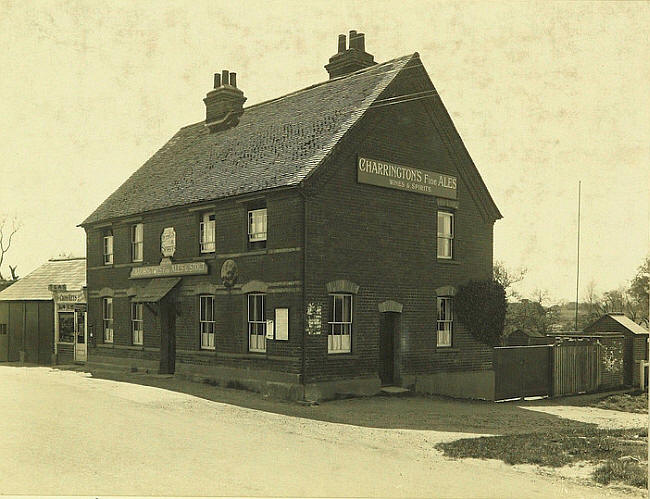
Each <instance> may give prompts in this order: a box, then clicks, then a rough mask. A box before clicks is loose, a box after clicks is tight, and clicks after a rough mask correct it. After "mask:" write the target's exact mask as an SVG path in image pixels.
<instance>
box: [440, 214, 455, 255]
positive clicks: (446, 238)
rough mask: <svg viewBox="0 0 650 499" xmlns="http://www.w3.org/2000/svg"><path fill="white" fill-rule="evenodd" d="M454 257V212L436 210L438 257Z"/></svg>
mask: <svg viewBox="0 0 650 499" xmlns="http://www.w3.org/2000/svg"><path fill="white" fill-rule="evenodd" d="M453 257H454V214H453V213H449V212H446V211H439V212H438V258H443V259H452V258H453Z"/></svg>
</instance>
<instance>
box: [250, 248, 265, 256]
mask: <svg viewBox="0 0 650 499" xmlns="http://www.w3.org/2000/svg"><path fill="white" fill-rule="evenodd" d="M267 253H268V252H267V250H266V248H264V249H249V250H247V251H246V252H245V253H244V254H245V255H247V256H254V255H266V254H267Z"/></svg>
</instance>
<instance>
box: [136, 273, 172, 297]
mask: <svg viewBox="0 0 650 499" xmlns="http://www.w3.org/2000/svg"><path fill="white" fill-rule="evenodd" d="M179 282H181V278H180V277H163V278H158V279H151V280H150V281H149V282H148V283H147V285H146V286H144V287H142V288H138V289H137V291H136V294H135V296H134V297H133V303H157V302H159V301H160V300H162V299H163V298H164V297H165V295H167V293H169V292H170V291H171V290H172V289H173V288H174V286H176V285H177V284H178V283H179Z"/></svg>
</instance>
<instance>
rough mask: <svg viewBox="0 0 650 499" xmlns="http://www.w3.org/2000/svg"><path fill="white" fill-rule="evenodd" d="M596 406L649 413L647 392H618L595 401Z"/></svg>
mask: <svg viewBox="0 0 650 499" xmlns="http://www.w3.org/2000/svg"><path fill="white" fill-rule="evenodd" d="M593 405H594V407H599V408H601V409H612V410H614V411H623V412H634V413H636V414H648V394H647V393H646V392H641V391H638V392H633V393H617V394H616V395H610V396H609V397H606V398H604V399H602V400H599V401H597V402H595V403H594V404H593Z"/></svg>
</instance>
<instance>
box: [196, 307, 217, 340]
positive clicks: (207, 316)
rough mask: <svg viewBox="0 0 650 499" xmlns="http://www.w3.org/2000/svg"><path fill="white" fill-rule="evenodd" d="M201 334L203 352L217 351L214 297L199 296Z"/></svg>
mask: <svg viewBox="0 0 650 499" xmlns="http://www.w3.org/2000/svg"><path fill="white" fill-rule="evenodd" d="M199 324H200V325H199V334H200V336H201V350H214V349H215V326H214V296H212V295H201V296H199Z"/></svg>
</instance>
